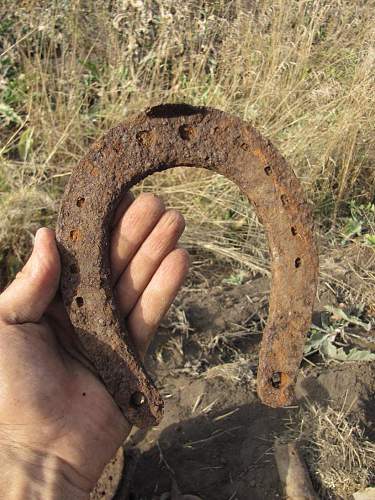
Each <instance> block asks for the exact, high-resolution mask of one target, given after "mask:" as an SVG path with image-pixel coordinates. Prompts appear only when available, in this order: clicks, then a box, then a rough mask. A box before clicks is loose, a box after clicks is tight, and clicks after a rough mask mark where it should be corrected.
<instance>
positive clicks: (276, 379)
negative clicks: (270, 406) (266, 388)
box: [271, 372, 281, 389]
mask: <svg viewBox="0 0 375 500" xmlns="http://www.w3.org/2000/svg"><path fill="white" fill-rule="evenodd" d="M271 385H272V387H274V388H275V389H279V388H280V385H281V372H275V373H273V374H272V377H271Z"/></svg>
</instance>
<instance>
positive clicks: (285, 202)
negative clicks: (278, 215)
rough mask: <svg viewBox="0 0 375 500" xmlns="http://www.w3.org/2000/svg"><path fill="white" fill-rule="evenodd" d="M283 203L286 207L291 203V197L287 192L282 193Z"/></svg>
mask: <svg viewBox="0 0 375 500" xmlns="http://www.w3.org/2000/svg"><path fill="white" fill-rule="evenodd" d="M280 198H281V203H282V204H283V206H284V207H287V206H288V204H289V199H288V197H287V195H286V194H282V195H281V197H280Z"/></svg>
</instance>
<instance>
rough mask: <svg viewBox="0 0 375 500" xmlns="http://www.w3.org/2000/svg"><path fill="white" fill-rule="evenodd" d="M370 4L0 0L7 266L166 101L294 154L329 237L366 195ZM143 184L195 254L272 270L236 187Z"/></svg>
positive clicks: (0, 215) (373, 123) (0, 185)
mask: <svg viewBox="0 0 375 500" xmlns="http://www.w3.org/2000/svg"><path fill="white" fill-rule="evenodd" d="M374 7H375V2H374V1H373V0H370V1H365V0H357V1H356V2H351V1H349V0H340V1H339V0H338V1H332V0H330V1H329V0H313V1H312V0H275V1H271V0H263V1H260V0H259V1H256V0H254V1H242V2H241V1H234V0H232V1H224V0H216V1H207V2H202V1H199V0H190V1H181V0H173V1H172V0H144V1H141V0H131V1H130V0H129V1H124V0H123V1H120V0H117V1H109V0H99V1H96V2H88V1H84V0H75V1H66V2H61V1H57V0H40V1H34V2H33V1H28V2H24V3H22V2H21V3H19V2H13V1H10V0H6V1H5V2H4V0H3V2H2V3H1V4H0V19H1V21H0V41H1V46H2V48H1V49H0V53H1V52H3V55H2V56H1V59H0V71H1V73H0V85H1V98H0V120H2V126H1V130H0V139H1V149H0V247H1V252H0V253H1V255H2V258H3V259H5V258H7V259H8V258H9V257H11V258H12V259H13V260H14V258H15V256H16V261H20V260H21V259H22V257H23V255H24V253H25V251H27V247H28V243H29V242H30V240H31V238H30V234H32V232H33V231H34V230H35V228H36V226H37V225H39V224H40V223H41V221H42V222H44V221H45V220H47V221H48V220H49V219H51V220H52V221H53V218H54V214H55V212H56V209H57V202H58V199H59V197H60V194H61V191H62V188H63V186H64V183H65V181H66V180H67V178H68V175H69V172H70V170H71V168H72V167H73V166H74V165H75V164H76V162H77V161H78V160H79V158H80V157H81V156H82V155H83V153H84V152H85V150H86V149H87V147H88V146H89V144H90V142H91V141H92V140H93V139H94V138H97V137H98V136H99V135H100V134H102V133H103V132H105V131H106V130H108V128H110V127H111V126H113V125H114V124H116V123H118V122H119V121H121V120H123V119H125V118H126V117H127V116H129V115H130V114H132V113H135V112H137V111H138V110H140V109H143V108H145V107H146V106H149V105H152V104H156V103H160V102H167V101H169V102H171V101H172V102H173V101H187V102H190V103H193V104H204V105H209V106H214V107H218V108H220V109H223V110H226V111H229V112H231V113H234V114H236V115H239V116H241V117H242V118H244V119H245V120H249V121H252V122H253V123H254V124H255V125H256V126H257V127H258V128H259V130H260V131H261V132H262V133H263V134H265V135H267V136H268V137H269V138H270V139H271V140H272V141H273V142H274V143H275V144H276V145H277V146H278V147H279V149H280V150H281V151H282V152H283V153H284V155H285V156H286V157H287V158H288V160H289V161H290V163H291V165H292V166H293V167H294V169H295V171H296V173H297V175H298V176H299V177H300V179H301V181H302V183H303V184H304V187H305V189H306V192H307V196H308V197H309V199H310V200H311V201H312V203H314V207H315V212H316V216H317V219H318V221H321V222H322V223H324V224H325V227H327V226H328V227H329V226H330V225H332V224H335V222H336V221H337V218H340V216H341V215H342V214H345V212H346V210H347V204H348V202H350V201H353V200H354V201H355V202H357V203H358V204H359V203H364V202H369V201H371V200H373V198H374V194H375V167H374V163H375V142H374V137H375V119H374V118H375V105H374V104H375V103H374V101H375V9H374ZM144 188H145V189H156V190H158V192H161V193H165V194H168V197H169V199H170V202H171V204H173V205H175V206H179V207H181V208H185V212H186V213H187V216H188V222H189V224H188V227H189V233H188V235H187V241H188V242H189V244H191V245H193V244H194V245H195V246H198V247H199V248H202V247H203V248H206V249H207V250H209V251H213V252H215V253H219V254H221V255H224V256H226V257H229V258H232V259H234V260H237V261H241V262H242V263H243V264H244V265H248V266H250V267H253V268H254V269H259V268H260V269H261V270H263V271H264V272H266V271H265V269H266V263H265V255H266V254H265V245H264V240H263V239H262V238H261V242H260V244H258V243H257V242H256V240H257V239H258V237H257V235H258V234H259V228H258V225H257V222H256V220H255V218H254V215H253V213H252V211H251V210H250V209H249V208H248V207H247V204H246V202H245V200H243V199H241V198H240V197H239V196H238V192H237V189H236V188H235V187H234V186H232V185H231V184H230V183H229V182H228V181H226V180H225V179H223V178H220V177H219V176H215V175H211V174H208V173H204V172H201V171H197V172H196V173H195V174H194V175H192V173H191V171H189V173H186V172H185V171H184V170H178V171H175V172H168V173H166V174H164V176H161V177H160V176H155V177H153V178H151V180H146V181H145V184H144ZM191 200H193V202H191ZM197 221H199V223H198V222H197ZM207 235H210V236H209V237H208V236H207ZM254 241H255V242H256V243H255V244H254ZM4 256H8V257H4ZM244 256H247V257H246V258H245V257H244ZM12 262H13V261H12Z"/></svg>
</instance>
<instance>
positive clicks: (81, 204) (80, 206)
mask: <svg viewBox="0 0 375 500" xmlns="http://www.w3.org/2000/svg"><path fill="white" fill-rule="evenodd" d="M84 204H85V198H84V197H83V196H80V197H79V198H78V200H77V207H79V208H82V207H83V205H84Z"/></svg>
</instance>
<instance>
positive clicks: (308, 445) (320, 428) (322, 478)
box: [288, 404, 375, 500]
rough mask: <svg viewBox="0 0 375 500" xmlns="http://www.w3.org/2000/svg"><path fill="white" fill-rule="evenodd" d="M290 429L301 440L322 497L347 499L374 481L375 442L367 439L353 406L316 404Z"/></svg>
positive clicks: (308, 408) (305, 411) (304, 412)
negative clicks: (354, 417) (340, 407)
mask: <svg viewBox="0 0 375 500" xmlns="http://www.w3.org/2000/svg"><path fill="white" fill-rule="evenodd" d="M298 427H299V435H297V434H296V432H298ZM290 431H291V435H292V436H293V438H298V439H299V440H300V442H301V448H302V451H303V453H304V455H305V459H306V462H307V464H308V468H309V471H310V473H311V477H312V479H313V481H314V483H315V486H316V487H317V488H318V489H319V494H320V498H322V499H327V500H336V499H338V498H342V499H344V500H346V499H349V498H351V495H353V493H355V492H356V491H359V490H362V489H364V488H366V487H367V486H371V485H372V484H373V482H374V479H375V445H374V444H373V443H371V442H370V441H368V440H367V438H366V436H365V433H364V430H363V428H362V427H361V425H360V423H359V422H358V421H357V420H354V419H353V418H352V416H351V415H350V409H349V410H348V409H347V410H344V409H341V410H334V409H333V408H331V407H327V408H323V407H321V406H318V405H316V404H312V405H310V406H308V407H307V408H305V409H304V410H303V411H302V414H301V415H300V416H299V417H298V423H297V422H296V421H293V423H292V425H291V426H290ZM288 439H290V436H288Z"/></svg>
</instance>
